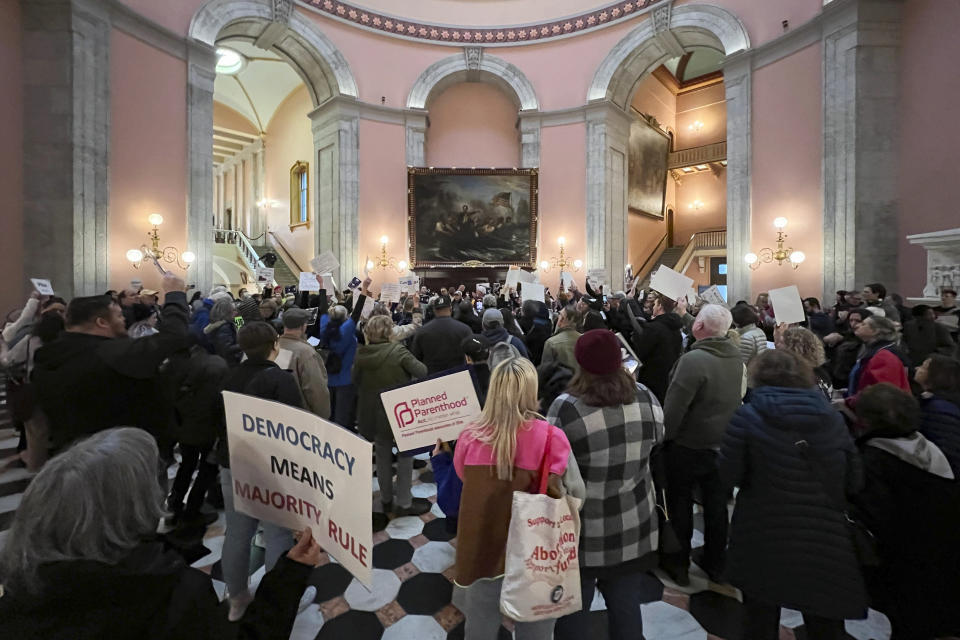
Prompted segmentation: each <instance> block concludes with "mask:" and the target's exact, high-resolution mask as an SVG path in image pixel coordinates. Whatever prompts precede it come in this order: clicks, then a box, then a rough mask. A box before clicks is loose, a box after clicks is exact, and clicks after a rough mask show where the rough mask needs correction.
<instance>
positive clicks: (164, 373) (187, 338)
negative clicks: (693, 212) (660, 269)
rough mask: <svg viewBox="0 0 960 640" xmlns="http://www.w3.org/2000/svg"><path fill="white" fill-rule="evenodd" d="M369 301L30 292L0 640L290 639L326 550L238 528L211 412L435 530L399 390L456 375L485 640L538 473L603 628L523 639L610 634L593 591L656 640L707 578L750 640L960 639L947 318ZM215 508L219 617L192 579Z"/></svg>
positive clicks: (639, 302)
mask: <svg viewBox="0 0 960 640" xmlns="http://www.w3.org/2000/svg"><path fill="white" fill-rule="evenodd" d="M374 284H375V283H374V282H373V281H372V280H371V279H370V278H369V277H368V278H367V279H365V280H364V281H363V282H362V283H361V284H360V285H358V286H357V287H356V288H355V289H347V290H343V291H327V290H324V289H321V290H320V291H319V292H300V293H298V292H296V291H289V292H286V291H284V290H283V288H277V289H276V290H274V289H271V288H269V287H267V288H265V289H264V290H263V291H262V292H254V293H251V292H248V291H246V290H240V291H238V292H237V293H236V295H235V294H234V293H233V292H231V291H230V290H228V288H227V287H224V286H219V287H215V288H214V290H213V291H210V292H208V294H207V295H206V296H205V295H204V294H203V293H202V292H195V293H193V296H192V298H191V299H190V300H189V302H188V299H187V293H186V291H187V290H186V287H185V285H184V282H183V280H182V279H180V278H178V277H176V276H174V275H172V274H167V275H166V276H165V277H164V279H163V284H162V288H161V290H160V291H153V290H147V289H140V290H137V289H133V288H128V289H123V290H121V291H118V292H115V291H110V292H107V293H106V294H104V295H100V296H90V297H77V298H74V299H73V300H70V301H69V303H67V301H65V300H62V299H60V298H57V297H48V296H41V295H39V294H36V293H34V294H33V295H32V296H31V297H30V299H29V300H28V301H27V302H26V304H25V305H24V307H23V308H22V310H19V311H18V312H15V313H13V314H11V315H9V316H8V318H7V324H6V325H5V327H4V329H3V341H2V354H0V364H2V365H3V368H4V371H5V376H6V384H7V399H8V404H9V407H10V411H11V414H12V416H13V419H14V423H15V426H16V427H17V429H18V430H19V431H20V433H21V445H20V447H19V449H20V456H19V457H18V458H17V460H16V461H15V464H20V465H22V466H25V467H26V468H27V469H28V470H29V471H30V472H32V473H36V475H35V476H34V477H33V480H32V482H31V483H30V485H29V487H28V488H27V490H26V492H25V494H24V496H23V501H22V503H21V505H20V508H19V509H18V510H17V512H16V515H15V517H14V520H13V523H12V526H11V529H10V534H9V536H8V538H7V540H6V544H5V546H4V547H3V549H2V550H0V631H2V632H3V633H2V635H3V637H11V638H13V637H16V638H42V637H77V638H103V637H118V638H119V637H123V638H127V637H129V638H173V637H197V638H220V637H287V636H288V635H289V632H290V629H291V627H292V625H293V621H294V618H295V616H296V614H297V611H298V609H299V608H300V607H301V606H303V604H304V603H305V602H310V601H312V597H313V596H312V592H311V591H310V589H311V588H312V587H308V586H307V578H308V576H309V567H310V565H312V564H315V563H316V561H317V558H318V554H319V549H318V547H317V544H316V541H315V540H313V538H312V534H311V532H310V531H309V530H307V531H304V532H292V531H289V530H287V529H284V528H282V527H279V526H277V525H275V524H272V523H270V522H266V521H263V522H261V521H258V520H257V519H255V518H252V517H250V516H248V515H246V514H243V513H241V512H239V511H237V510H236V509H234V504H233V495H232V488H231V475H230V458H229V445H230V443H229V440H228V438H227V431H226V425H225V417H224V412H223V404H222V398H221V391H224V390H226V391H234V392H238V393H243V394H248V395H251V396H256V397H259V398H264V399H269V400H273V401H276V402H281V403H284V404H287V405H291V406H294V407H298V408H301V409H304V410H306V411H309V412H312V413H314V414H315V415H317V416H319V417H321V418H324V419H327V420H330V421H331V422H333V423H335V424H337V425H339V426H340V427H342V428H344V429H349V430H351V431H353V432H355V433H358V434H359V435H360V436H362V437H364V438H366V439H367V440H369V441H370V442H372V443H373V444H374V447H373V448H374V458H375V469H376V476H377V479H378V483H379V488H380V495H381V504H380V505H378V506H379V509H378V510H377V513H378V514H380V515H381V518H380V525H381V526H383V524H384V522H385V521H386V520H387V519H392V518H398V517H406V516H418V515H420V514H422V513H424V511H425V510H426V509H427V508H428V506H429V505H428V506H427V507H424V506H423V505H421V504H418V503H417V502H416V501H415V500H414V499H413V497H412V495H411V486H410V485H411V477H412V469H413V465H414V460H413V458H412V457H410V456H409V455H405V454H404V453H400V452H397V451H396V443H395V442H394V439H393V435H392V431H391V429H390V426H389V422H388V420H387V416H386V415H385V413H384V410H383V407H382V404H381V403H380V401H379V395H380V393H381V392H382V391H384V390H386V389H390V388H394V387H396V386H398V385H402V384H405V383H407V382H410V381H413V380H417V379H422V378H425V377H428V376H433V375H436V374H441V373H442V372H445V371H449V370H455V369H460V368H464V367H469V369H470V370H471V371H472V373H473V379H474V384H475V386H476V391H477V395H478V398H479V399H480V400H481V402H482V404H483V411H482V415H481V416H480V418H479V419H478V421H477V422H476V423H475V424H473V425H471V426H469V427H468V428H467V430H466V431H465V432H464V433H463V434H462V435H461V437H460V438H459V440H458V441H457V442H455V443H447V442H442V441H438V442H437V446H436V448H435V450H434V451H433V456H432V458H431V463H430V464H432V466H433V470H434V473H435V477H436V481H437V484H438V504H439V506H440V508H441V509H442V510H443V511H444V513H445V514H446V515H447V520H448V523H447V524H448V526H449V527H451V528H452V532H454V533H456V535H457V540H458V542H457V546H456V565H455V583H456V585H457V586H458V592H460V594H459V595H458V596H457V597H456V598H455V601H456V602H458V606H460V607H461V608H462V609H463V612H464V614H465V617H466V632H465V633H466V637H467V638H468V639H470V640H474V639H477V640H479V639H490V640H492V639H493V638H495V637H497V633H498V629H499V625H500V612H499V607H498V601H499V595H500V588H501V584H502V580H501V578H502V576H503V573H504V562H505V548H506V539H507V531H508V527H509V521H510V500H511V495H512V493H513V492H514V491H528V490H531V488H532V487H534V486H536V484H537V483H538V482H539V480H540V478H539V474H540V473H541V469H547V473H549V474H550V477H549V483H548V487H549V492H548V493H549V495H552V496H561V495H563V494H564V493H571V494H573V495H575V496H577V497H579V498H581V499H582V501H583V503H582V507H581V522H582V526H581V532H580V553H579V565H580V575H581V589H582V592H583V593H582V596H583V603H584V607H585V610H584V611H581V612H579V613H575V614H572V615H568V616H564V617H562V618H559V619H557V620H542V621H539V622H534V623H523V622H518V623H517V624H516V627H515V628H516V633H517V637H518V638H521V637H522V638H544V639H548V638H550V637H556V638H582V637H586V636H587V635H589V634H591V633H595V631H594V630H593V629H592V627H591V625H592V624H593V619H592V618H591V617H590V616H588V615H587V611H588V610H589V606H590V603H591V602H592V600H593V594H594V592H595V591H596V590H599V591H600V592H601V593H602V594H603V596H604V599H605V600H606V603H607V609H608V611H609V617H608V634H609V637H610V638H616V639H618V640H619V639H626V638H638V637H640V634H641V632H642V629H643V620H642V616H641V610H640V607H639V605H640V604H641V603H646V602H651V601H655V600H658V599H660V598H661V597H662V593H663V584H664V582H667V583H668V584H672V585H675V586H677V587H680V588H683V587H686V586H688V585H689V584H690V579H691V577H690V573H691V562H692V563H693V564H695V565H696V566H698V567H699V568H700V569H701V570H702V572H703V573H704V574H705V575H706V576H707V577H708V578H709V580H711V581H713V582H715V583H729V584H731V585H733V586H735V587H737V588H738V589H739V590H740V592H741V594H742V597H743V603H744V610H745V619H744V623H743V628H744V637H745V638H749V639H767V638H777V637H778V633H779V632H778V628H779V620H780V608H781V607H789V608H792V609H795V610H798V611H800V612H801V613H802V615H803V618H804V622H805V625H806V629H807V637H812V638H824V639H831V638H842V637H844V635H843V634H844V631H843V621H844V620H845V619H851V618H862V617H864V616H865V615H866V611H867V608H868V607H873V608H874V609H877V610H879V611H881V612H883V613H884V614H885V615H886V616H887V617H888V618H889V619H890V621H891V625H892V629H893V636H892V637H893V638H894V640H904V639H910V640H912V639H917V640H921V639H926V638H933V637H936V636H938V635H950V634H956V633H958V632H960V614H958V610H957V608H956V606H955V605H956V603H957V602H960V578H958V576H960V545H957V544H956V535H957V531H960V482H958V480H957V473H960V361H958V359H957V355H958V354H957V342H956V340H957V319H958V317H960V307H958V306H957V305H956V293H955V292H954V291H951V290H944V291H943V293H942V299H941V305H939V306H927V305H917V306H915V307H912V308H908V307H905V306H904V305H903V304H902V301H899V300H898V299H897V298H896V297H895V296H892V295H891V296H888V295H887V292H886V290H885V287H884V286H883V285H882V284H879V283H869V284H867V285H865V286H864V287H863V289H862V291H860V292H855V291H839V292H837V299H836V301H835V304H833V305H832V306H824V305H822V304H821V302H820V301H819V300H817V299H816V298H807V299H805V300H804V301H803V305H804V309H805V312H806V321H805V322H803V323H800V324H796V325H791V326H787V325H784V324H778V323H777V321H776V310H775V309H773V308H772V307H771V305H770V299H769V296H767V295H766V294H761V295H760V296H758V297H757V299H756V300H755V302H754V303H753V304H750V303H749V302H748V301H737V302H736V303H735V304H732V305H729V306H726V305H718V304H705V303H703V301H702V300H699V299H698V300H697V301H696V302H688V301H687V300H685V299H679V300H674V299H671V298H669V297H666V296H664V295H661V294H659V293H658V292H656V291H638V290H631V291H629V292H624V291H613V292H605V291H604V290H603V287H596V288H594V287H592V286H590V284H589V282H588V283H587V286H586V292H580V291H579V290H577V289H576V287H573V288H572V290H562V289H561V291H560V292H559V293H558V294H557V295H556V296H555V297H554V296H552V295H550V294H549V293H548V295H547V297H546V298H545V299H544V300H532V299H529V298H525V297H524V293H523V286H522V284H520V286H519V287H518V288H513V287H506V286H497V287H494V288H493V289H491V290H487V289H486V288H485V287H480V286H474V285H469V286H468V285H465V284H451V285H450V286H447V287H438V290H436V291H431V290H430V289H429V288H427V287H426V286H424V287H421V288H420V289H419V290H412V291H406V292H404V293H403V295H402V296H401V299H400V300H399V301H392V302H387V301H379V300H377V296H376V295H375V294H374V293H373V292H372V290H371V288H372V287H373V286H374ZM281 353H283V354H284V356H283V357H282V358H279V356H280V354H281ZM278 360H280V361H279V362H278ZM548 440H549V441H550V442H552V445H551V446H550V449H549V459H548V460H547V464H545V465H543V464H542V459H543V458H544V455H545V446H546V445H545V442H547V441H548ZM175 463H178V466H177V471H176V476H175V478H174V480H173V481H172V483H170V482H168V481H167V477H168V476H167V469H168V468H169V467H171V465H173V464H175ZM394 478H396V480H395V481H394ZM697 504H699V505H700V506H699V508H700V510H701V512H702V516H703V534H704V535H703V538H704V544H703V546H702V547H699V548H692V545H693V540H694V535H693V534H694V524H693V523H694V515H695V510H696V508H697V507H696V505H697ZM211 505H212V506H211ZM730 507H732V517H731V516H730ZM218 508H219V509H223V511H224V512H225V513H226V533H225V541H224V547H223V554H222V567H223V576H224V581H225V582H226V601H227V604H226V605H224V609H225V610H221V609H218V607H217V599H216V595H215V594H214V592H213V589H212V587H211V583H210V580H209V577H208V576H205V575H204V574H202V573H200V572H198V571H195V570H192V569H189V568H188V564H187V562H186V560H185V559H184V557H185V556H187V555H189V550H190V549H191V547H192V546H193V545H196V544H197V543H198V541H199V540H201V539H202V537H203V535H204V531H205V529H206V527H207V526H208V525H209V524H210V523H211V522H212V521H213V520H215V519H216V517H217V511H216V509H218ZM372 517H374V521H377V519H376V517H375V514H372ZM157 531H161V532H162V533H159V534H158V533H157ZM258 531H261V532H262V538H261V539H262V545H263V546H264V548H265V552H266V553H265V566H266V569H267V574H266V578H264V581H263V583H262V584H261V585H260V587H259V589H258V590H257V592H256V596H254V595H253V594H252V593H251V591H250V588H249V584H248V580H249V562H250V547H251V543H252V541H253V539H254V537H255V536H256V534H257V532H258ZM227 605H228V606H227ZM231 623H233V624H231ZM648 637H649V636H648Z"/></svg>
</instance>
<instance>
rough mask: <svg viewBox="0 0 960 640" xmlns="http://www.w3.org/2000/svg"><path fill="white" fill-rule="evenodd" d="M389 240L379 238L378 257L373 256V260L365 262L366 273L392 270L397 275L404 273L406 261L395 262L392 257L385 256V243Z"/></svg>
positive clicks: (383, 237) (384, 237)
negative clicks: (375, 270) (373, 270)
mask: <svg viewBox="0 0 960 640" xmlns="http://www.w3.org/2000/svg"><path fill="white" fill-rule="evenodd" d="M389 241H390V238H388V237H387V236H380V255H378V256H374V259H373V260H367V271H370V270H371V269H393V270H395V271H396V272H397V273H406V271H407V261H406V260H397V259H396V258H394V257H393V256H390V255H387V242H389Z"/></svg>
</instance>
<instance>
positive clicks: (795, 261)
mask: <svg viewBox="0 0 960 640" xmlns="http://www.w3.org/2000/svg"><path fill="white" fill-rule="evenodd" d="M773 226H774V227H776V229H777V248H776V249H770V248H769V247H764V248H763V249H760V251H758V252H757V253H753V252H751V253H748V254H747V255H745V256H743V260H744V262H746V263H747V266H748V267H750V268H751V269H753V270H754V271H756V270H757V269H759V268H760V263H770V262H774V261H776V263H777V265H778V266H783V263H784V262H789V263H790V264H792V265H793V268H794V269H796V268H798V267H799V266H800V263H801V262H803V261H804V260H806V259H807V256H806V254H804V253H803V251H794V250H793V248H791V247H787V248H784V247H783V241H784V240H786V238H787V234H785V233H784V232H783V229H784V228H785V227H786V226H787V219H786V218H782V217H781V218H777V219H776V220H774V221H773Z"/></svg>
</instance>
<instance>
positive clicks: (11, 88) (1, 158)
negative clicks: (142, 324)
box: [0, 2, 56, 322]
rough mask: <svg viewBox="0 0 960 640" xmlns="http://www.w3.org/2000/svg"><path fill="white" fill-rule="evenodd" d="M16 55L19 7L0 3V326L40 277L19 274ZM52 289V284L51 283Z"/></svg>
mask: <svg viewBox="0 0 960 640" xmlns="http://www.w3.org/2000/svg"><path fill="white" fill-rule="evenodd" d="M21 73H22V72H21V51H20V3H18V2H2V3H0V87H3V91H0V122H3V123H4V124H5V125H6V129H7V131H6V134H5V138H6V140H5V141H4V144H3V146H2V147H0V193H3V194H5V196H4V198H5V200H6V203H5V206H4V213H3V216H0V237H2V238H3V251H0V273H4V274H5V279H6V281H7V283H8V286H6V287H3V290H2V291H0V322H2V321H3V320H2V318H3V317H4V316H5V315H6V313H7V312H8V311H10V310H12V309H14V308H18V307H20V306H22V305H23V302H24V300H25V299H26V298H25V296H26V293H27V291H28V290H29V287H30V286H31V285H30V282H29V280H27V278H30V277H43V276H41V275H40V274H25V273H23V77H22V75H21ZM54 286H56V283H54Z"/></svg>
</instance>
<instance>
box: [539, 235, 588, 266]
mask: <svg viewBox="0 0 960 640" xmlns="http://www.w3.org/2000/svg"><path fill="white" fill-rule="evenodd" d="M557 242H558V243H559V244H560V256H559V257H553V258H550V259H549V260H543V261H541V262H540V270H541V271H550V269H560V271H567V272H569V271H580V269H582V268H583V260H580V259H577V260H571V259H570V258H569V257H568V256H567V255H566V253H564V245H565V244H566V238H564V237H563V236H560V237H559V238H557ZM571 267H572V268H571Z"/></svg>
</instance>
